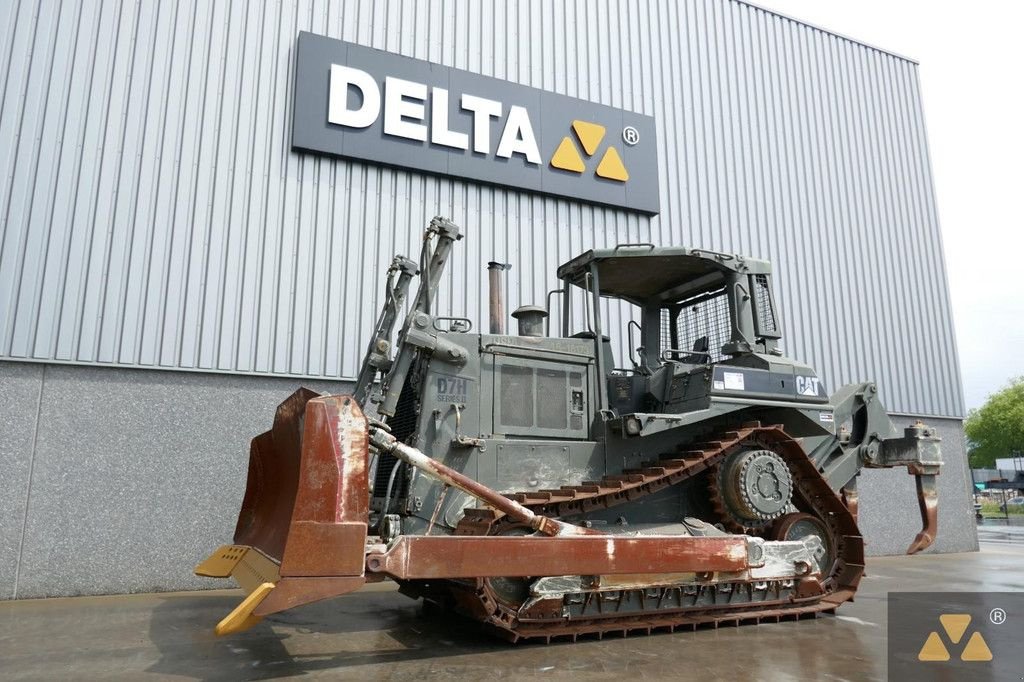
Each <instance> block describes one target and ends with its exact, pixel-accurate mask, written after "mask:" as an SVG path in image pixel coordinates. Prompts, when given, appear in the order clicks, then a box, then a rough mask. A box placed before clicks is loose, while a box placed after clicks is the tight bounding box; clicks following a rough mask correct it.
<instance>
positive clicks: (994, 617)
mask: <svg viewBox="0 0 1024 682" xmlns="http://www.w3.org/2000/svg"><path fill="white" fill-rule="evenodd" d="M988 619H989V620H990V621H992V624H993V625H1002V624H1003V623H1005V622H1006V611H1003V610H1002V609H1001V608H998V607H996V608H994V609H992V610H991V611H989V613H988Z"/></svg>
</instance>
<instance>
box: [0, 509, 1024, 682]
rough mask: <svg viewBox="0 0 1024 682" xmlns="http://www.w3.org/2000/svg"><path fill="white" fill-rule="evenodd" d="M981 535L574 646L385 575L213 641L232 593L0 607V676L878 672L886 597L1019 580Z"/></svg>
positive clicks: (1012, 550) (1016, 533) (1014, 544)
mask: <svg viewBox="0 0 1024 682" xmlns="http://www.w3.org/2000/svg"><path fill="white" fill-rule="evenodd" d="M979 530H980V531H983V533H984V534H983V536H982V539H983V540H982V551H981V552H976V553H965V554H943V555H925V556H918V557H878V558H872V559H869V563H868V576H867V577H865V579H864V581H863V582H862V583H861V589H860V591H859V592H858V594H857V601H856V602H855V603H852V604H847V605H845V606H843V607H842V608H840V609H839V611H838V615H837V616H834V617H833V616H824V617H821V618H818V619H816V620H804V621H799V622H785V623H779V624H765V625H758V626H754V625H748V626H743V627H740V628H732V627H729V628H721V629H718V630H714V629H704V630H698V631H697V632H677V633H674V634H669V633H663V634H655V635H651V636H648V637H644V636H634V637H629V638H626V639H622V638H618V637H615V638H605V639H604V640H602V641H598V640H596V639H592V640H581V641H580V642H578V643H576V644H571V643H558V644H551V645H540V644H530V645H526V646H523V645H518V646H512V645H509V644H506V643H503V642H501V641H497V640H494V639H492V638H490V637H488V636H486V635H484V634H482V633H480V632H478V631H476V630H475V629H474V627H473V626H472V624H470V623H467V622H465V621H463V620H461V619H458V618H456V617H451V616H443V615H431V614H427V613H424V611H423V609H422V607H421V606H420V604H419V603H418V602H414V601H412V600H410V599H407V598H406V597H403V596H402V595H400V594H398V593H397V592H395V591H394V590H393V589H392V588H391V587H389V586H387V585H374V586H370V587H368V588H366V589H364V590H363V591H361V592H358V593H355V594H351V595H348V596H345V597H342V598H340V599H337V600H334V601H330V602H325V603H320V604H313V605H310V606H307V607H304V608H302V609H296V610H294V611H291V612H288V613H284V614H277V615H275V616H272V617H270V618H268V619H266V620H265V621H263V623H261V624H260V625H258V626H256V627H255V628H254V629H252V630H250V631H248V632H245V633H242V634H239V635H235V636H232V637H227V638H216V637H214V635H213V631H212V630H213V625H214V623H216V622H217V621H218V620H219V619H220V618H221V617H222V616H223V615H224V614H226V613H227V612H228V611H230V610H231V609H232V608H233V607H234V606H235V605H236V604H237V603H238V600H239V599H240V593H239V592H237V591H234V590H223V591H211V592H190V593H175V594H146V595H134V596H116V597H80V598H76V599H49V600H37V601H20V602H2V603H0V678H2V679H4V680H23V679H31V680H53V679H69V678H71V679H79V680H83V679H196V680H241V679H270V678H278V677H292V676H294V677H304V678H321V677H324V678H326V677H330V678H331V679H358V680H363V679H379V680H406V679H410V680H411V679H422V678H428V677H431V678H440V679H446V678H463V679H488V680H494V679H512V678H515V679H522V678H545V679H560V678H568V677H579V676H583V675H585V676H587V678H588V679H621V678H623V677H624V676H630V677H637V678H640V677H643V678H648V679H681V678H687V679H707V680H718V679H720V680H735V679H765V680H811V679H813V680H824V679H845V680H868V679H875V680H877V679H884V678H885V673H886V650H885V642H886V594H887V592H889V591H903V590H906V591H915V590H917V591H959V590H965V591H1015V592H1016V591H1021V590H1024V571H1022V570H1021V567H1022V562H1024V535H1022V534H1020V533H1024V528H1021V527H1011V528H1006V527H1005V526H1004V527H998V526H991V527H988V526H985V527H983V528H979ZM1003 535H1006V536H1008V537H1010V538H1011V540H1007V539H1006V538H1004V537H1002V536H1003Z"/></svg>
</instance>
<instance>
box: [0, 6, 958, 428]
mask: <svg viewBox="0 0 1024 682" xmlns="http://www.w3.org/2000/svg"><path fill="white" fill-rule="evenodd" d="M300 30H309V31H313V32H316V33H320V34H324V35H329V36H333V37H337V38H343V39H345V40H349V41H352V42H356V43H360V44H364V45H369V46H372V47H376V48H380V49H384V50H389V51H392V52H397V53H400V54H404V55H408V56H411V57H416V58H419V59H425V60H430V61H434V62H439V63H443V64H446V65H450V66H454V67H458V68H463V69H468V70H470V71H475V72H479V73H483V74H487V75H492V76H496V77H498V78H504V79H508V80H512V81H516V82H520V83H524V84H527V85H531V86H535V87H539V88H544V89H547V90H552V91H555V92H560V93H564V94H567V95H572V96H576V97H581V98H584V99H589V100H593V101H596V102H600V103H603V104H608V105H611V106H616V107H622V108H626V109H631V110H634V111H639V112H642V113H645V114H651V115H653V116H654V117H655V118H656V119H657V123H658V129H659V132H658V135H659V139H660V140H661V142H662V153H661V155H660V158H659V163H660V177H661V196H662V212H661V215H660V216H659V217H656V218H653V219H649V218H646V217H641V216H638V215H632V214H629V213H626V212H623V211H616V210H611V209H607V208H596V207H592V206H587V205H582V204H577V203H573V202H569V201H564V200H556V199H551V198H543V197H539V196H533V195H528V194H524V193H518V192H510V191H504V190H501V189H496V188H493V187H480V186H474V185H472V184H469V183H466V182H462V181H455V180H449V179H441V178H436V177H428V176H424V175H419V174H415V173H409V172H403V171H400V170H393V169H384V168H378V167H374V166H368V165H361V164H358V163H350V162H347V161H339V160H329V159H324V158H317V157H313V156H302V155H299V154H295V153H292V152H291V151H290V149H289V130H290V121H289V118H290V110H291V105H290V102H289V98H290V93H291V74H292V68H293V60H294V46H295V40H296V35H297V32H298V31H300ZM0 41H2V43H0V60H2V62H0V93H2V100H0V101H2V109H0V180H2V182H0V214H2V220H3V223H2V226H3V233H2V234H3V236H2V244H0V358H9V359H35V360H45V361H65V362H78V363H97V364H107V363H109V364H117V365H128V366H145V367H165V368H183V369H200V370H212V371H228V372H245V373H261V374H287V375H308V376H315V377H351V376H352V375H353V374H354V372H355V369H356V366H357V363H358V360H359V355H360V353H361V350H362V346H363V343H364V336H365V335H366V334H367V333H368V331H369V329H370V326H371V325H372V321H373V318H374V316H375V312H376V306H377V300H378V298H379V289H380V288H381V275H382V271H383V268H384V267H386V264H387V262H388V261H389V260H390V256H391V255H392V253H394V252H395V251H401V252H404V253H406V254H408V255H412V256H415V254H416V252H417V251H418V240H419V234H420V231H421V229H422V227H423V225H424V224H425V223H426V221H427V220H428V219H429V218H430V217H431V216H433V215H435V214H443V215H448V216H451V217H452V218H453V219H454V220H456V221H457V222H459V223H460V224H462V225H463V226H464V228H465V232H466V235H467V238H466V240H465V241H464V242H462V244H461V245H460V247H459V248H458V250H457V255H456V257H455V259H454V261H453V262H452V263H451V266H450V268H451V272H452V273H454V274H453V276H451V277H449V279H448V282H447V291H446V292H445V297H444V298H445V299H446V300H447V301H449V302H450V303H449V309H450V312H452V313H454V314H465V315H468V316H470V317H473V318H475V319H477V320H480V321H485V320H486V311H485V307H486V300H485V299H486V294H485V293H484V292H485V291H486V286H485V281H486V279H485V273H484V264H485V263H486V261H488V260H505V261H507V262H510V263H512V271H511V274H510V279H509V288H510V295H509V298H510V301H509V303H510V304H511V306H513V307H514V306H516V305H518V304H520V303H526V302H540V301H542V299H543V296H544V292H545V291H547V290H548V289H550V288H553V286H554V279H553V277H554V270H555V268H556V266H557V265H558V264H559V263H560V262H562V261H565V260H567V259H568V258H570V257H571V256H572V255H575V254H576V253H577V252H579V251H580V250H582V249H585V248H588V247H591V246H607V245H612V244H615V243H618V242H627V241H628V242H637V241H653V242H656V243H659V244H690V245H700V246H703V247H706V248H713V249H721V250H729V251H739V252H744V253H748V254H751V255H756V256H762V257H767V258H770V259H771V260H773V261H774V263H775V266H776V269H777V271H778V273H779V276H778V277H777V282H778V288H779V292H778V293H779V299H780V304H781V305H782V309H783V313H784V314H785V315H786V321H787V325H786V329H785V331H786V339H785V341H784V345H785V348H786V350H787V352H788V353H789V354H791V355H794V356H796V357H799V358H802V359H806V360H808V361H809V362H810V363H811V364H813V365H815V366H816V367H818V368H819V370H820V371H821V372H822V374H823V376H824V377H825V378H826V380H827V381H828V384H829V386H830V387H835V386H836V385H838V384H840V383H844V382H847V381H852V380H856V379H862V378H875V379H877V380H878V381H879V383H880V384H881V386H882V390H883V394H884V396H885V398H886V399H887V401H888V403H889V406H890V408H891V409H893V410H894V411H901V412H908V413H920V414H938V415H960V414H962V411H963V408H962V399H961V392H960V379H959V370H958V364H957V359H956V353H955V347H954V338H953V330H952V321H951V313H950V305H949V296H948V292H947V284H946V274H945V267H944V264H943V255H942V247H941V242H940V238H939V227H938V218H937V216H936V209H935V198H934V194H933V191H934V190H933V182H932V177H931V170H930V167H929V159H928V151H927V143H926V139H925V129H924V120H923V115H922V111H921V96H920V92H919V82H918V76H917V67H916V65H915V64H914V63H912V62H909V61H907V60H904V59H902V58H899V57H895V56H892V55H890V54H887V53H884V52H881V51H878V50H876V49H872V48H869V47H865V46H862V45H860V44H857V43H854V42H851V41H849V40H846V39H844V38H840V37H837V36H834V35H831V34H828V33H825V32H822V31H820V30H817V29H814V28H811V27H808V26H805V25H802V24H800V23H797V22H794V21H792V20H789V19H786V18H784V17H779V16H777V15H774V14H771V13H768V12H766V11H763V10H760V9H758V8H755V7H751V6H749V5H745V4H742V3H739V2H735V1H730V0H688V1H686V2H673V1H671V0H660V1H659V2H653V1H652V2H614V1H611V0H605V1H599V2H592V1H589V0H588V1H582V0H581V1H579V2H575V3H571V2H566V3H561V2H544V1H542V0H536V1H533V2H511V1H509V2H496V3H491V2H454V1H449V2H411V1H407V2H402V1H397V0H393V1H391V2H385V1H378V2H371V1H369V0H366V1H364V2H346V3H338V2H326V1H319V2H308V1H302V0H300V1H296V2H266V3H259V2H249V1H247V0H235V1H232V2H228V1H223V2H203V1H200V0H168V1H166V2H160V3H155V2H132V1H129V0H122V1H121V2H116V1H104V2H100V1H99V0H95V1H88V0H81V1H79V2H72V1H69V2H57V1H56V0H52V1H51V0H10V1H9V2H5V3H2V4H0ZM442 307H444V306H443V305H442ZM611 323H612V327H611V328H612V329H613V330H615V329H620V330H621V329H624V327H623V323H622V319H621V318H620V317H619V316H618V315H615V316H613V317H612V320H611ZM620 357H621V351H620ZM620 362H621V360H620Z"/></svg>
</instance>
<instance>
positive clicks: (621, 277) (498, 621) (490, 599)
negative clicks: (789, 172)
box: [196, 218, 942, 641]
mask: <svg viewBox="0 0 1024 682" xmlns="http://www.w3.org/2000/svg"><path fill="white" fill-rule="evenodd" d="M461 238H462V236H461V234H460V230H459V228H458V227H457V226H456V225H455V224H453V223H452V222H451V221H449V220H446V219H442V218H435V219H434V220H433V221H432V222H431V223H430V226H429V227H428V229H427V230H426V233H425V235H424V241H423V250H422V253H421V254H420V259H419V262H418V263H417V262H414V261H412V260H410V259H407V258H404V257H401V256H396V257H395V259H394V260H393V262H392V264H391V267H390V269H389V270H388V280H387V285H386V291H385V296H384V305H383V309H382V310H381V312H380V315H379V318H378V320H377V324H376V326H375V328H374V330H373V332H372V335H371V339H370V342H369V346H368V347H367V350H366V354H365V357H364V359H363V361H362V365H361V368H360V371H359V375H358V380H357V382H356V384H355V388H354V391H353V393H352V394H351V395H320V394H317V393H315V392H313V391H309V390H305V389H301V390H299V391H297V392H296V393H295V394H293V395H292V396H291V397H289V398H288V399H287V400H285V401H284V402H283V403H282V404H281V405H280V407H279V408H278V410H277V414H276V416H275V418H274V423H273V427H272V428H271V429H270V430H269V431H267V432H266V433H264V434H262V435H260V436H258V437H256V438H255V439H254V440H253V441H252V446H251V452H250V460H249V472H248V481H247V487H246V491H245V497H244V500H243V502H242V508H241V512H240V514H239V517H238V523H237V527H236V529H235V536H234V543H233V544H231V545H225V546H223V547H221V548H219V549H218V550H217V551H215V552H214V553H213V554H212V555H211V556H210V557H209V558H208V559H206V560H205V561H203V562H202V563H201V564H200V565H199V566H198V567H197V568H196V572H197V573H198V574H199V575H203V576H210V577H219V578H225V577H228V576H231V577H234V578H235V579H236V580H237V582H238V583H239V584H240V585H241V586H242V587H243V588H244V589H245V590H246V592H247V593H248V596H247V597H246V598H245V599H244V600H243V601H242V603H241V604H239V606H238V607H237V608H236V609H235V610H234V611H232V612H231V613H230V614H228V615H227V616H226V617H225V618H224V619H223V620H222V621H221V622H220V624H218V625H217V628H216V629H217V632H218V633H219V634H228V633H233V632H238V631H240V630H244V629H246V628H248V627H250V626H252V625H253V624H255V623H257V622H258V621H259V620H260V619H261V618H263V617H264V616H267V615H268V614H273V613H276V612H279V611H283V610H285V609H289V608H293V607H296V606H300V605H302V604H307V603H310V602H314V601H317V600H322V599H327V598H330V597H336V596H338V595H342V594H345V593H348V592H352V591H354V590H357V589H359V588H360V587H361V586H362V585H364V584H365V583H368V582H376V581H381V580H388V579H390V580H393V581H395V582H397V583H398V585H399V586H400V590H401V592H403V593H404V594H407V595H409V596H412V597H416V598H423V599H425V600H427V601H429V602H431V603H433V604H436V605H440V606H442V607H445V608H449V609H452V610H455V611H457V612H459V613H462V614H464V615H466V616H468V617H470V618H472V619H475V620H477V621H480V622H481V623H483V624H485V626H486V627H487V628H489V629H490V630H492V631H493V632H495V633H497V634H499V635H501V636H503V637H505V638H507V639H509V640H512V641H518V640H524V639H536V640H542V641H551V640H552V639H559V638H567V639H575V638H576V637H578V636H580V635H587V634H594V635H597V636H600V635H602V634H605V633H637V632H642V633H649V632H651V631H653V630H669V631H671V630H674V629H676V628H680V627H685V628H692V627H697V626H699V625H702V624H714V625H718V624H721V623H728V624H742V623H755V622H763V621H778V620H780V619H787V618H800V617H804V616H813V615H817V614H820V613H825V612H832V611H834V610H835V609H836V608H837V607H838V606H839V605H840V604H842V603H843V602H845V601H848V600H850V599H852V598H853V596H854V593H855V592H856V590H857V585H858V583H859V582H860V580H861V576H862V575H863V572H864V541H863V539H862V537H861V533H860V530H859V529H858V527H857V477H858V474H859V472H860V471H861V469H862V468H864V467H905V468H906V469H907V470H908V472H909V473H910V474H912V475H913V476H915V478H916V484H917V494H918V503H919V507H920V511H921V518H922V530H921V532H920V533H918V535H917V537H916V538H915V539H914V540H913V542H912V544H911V545H910V548H909V553H915V552H917V551H920V550H922V549H924V548H926V547H928V546H929V545H930V544H931V543H932V541H933V539H934V537H935V533H936V527H937V518H936V501H937V500H936V487H935V476H936V475H937V474H938V473H939V469H940V466H941V463H942V460H941V455H940V449H939V439H938V438H937V437H936V435H935V432H934V431H933V430H932V429H930V428H929V427H928V426H926V425H924V424H921V423H920V422H918V423H915V424H912V425H910V426H908V427H907V428H905V429H903V430H902V432H898V431H897V429H896V428H895V427H894V425H893V424H892V422H891V421H890V419H889V417H888V416H887V414H886V410H885V408H884V407H883V406H882V404H881V402H880V400H879V397H878V392H877V390H876V387H875V385H873V384H872V383H859V384H854V385H850V386H845V387H843V388H840V389H839V390H837V391H836V392H835V393H833V394H832V395H831V396H830V395H829V394H828V393H827V392H826V389H825V385H824V383H823V382H822V380H821V379H820V378H819V377H818V376H817V374H816V373H815V371H814V370H813V369H812V368H811V367H808V366H807V365H805V364H802V363H801V362H798V361H796V360H793V359H790V358H787V357H786V356H785V355H784V354H783V352H782V350H781V348H780V340H781V338H782V321H781V319H780V315H779V308H778V305H777V303H776V298H775V294H774V291H773V287H772V272H771V267H770V265H769V263H768V262H766V261H763V260H758V259H755V258H748V257H745V256H741V255H736V254H726V253H717V252H713V251H708V250H702V249H688V248H680V247H662V248H659V247H655V246H654V245H651V244H623V245H620V246H617V247H615V248H612V249H603V250H597V249H595V250H590V251H587V252H585V253H583V254H581V255H580V256H578V257H576V258H574V259H572V260H570V261H569V262H567V263H565V264H564V265H562V266H561V267H559V268H558V271H557V276H558V279H559V281H560V285H559V288H558V289H556V290H554V291H552V292H551V293H550V294H549V295H548V297H547V298H548V300H547V301H546V302H545V303H548V306H546V307H539V306H523V307H521V308H519V309H518V310H516V311H515V312H514V313H513V317H515V318H516V320H517V322H518V327H519V328H518V334H509V333H505V331H504V321H505V319H504V318H505V315H504V312H503V302H502V301H501V298H500V296H499V295H498V292H500V284H501V279H502V277H501V266H499V265H498V264H494V263H492V264H491V282H492V294H494V295H492V299H491V320H490V322H491V324H490V329H489V333H486V334H485V333H479V332H474V331H473V330H472V324H471V322H470V320H467V319H463V318H447V317H441V316H438V315H435V313H434V311H435V309H436V308H437V306H436V301H437V295H438V289H439V283H440V282H441V277H442V272H443V270H444V267H445V265H446V263H447V262H448V261H449V258H450V255H451V251H452V248H453V247H454V245H455V244H456V242H457V241H458V240H460V239H461ZM416 277H418V278H419V279H418V282H419V283H418V288H417V292H416V294H415V296H414V297H413V298H412V299H411V300H410V299H408V298H407V295H408V293H409V290H410V285H411V283H412V281H413V279H414V278H416ZM553 296H558V297H559V298H558V299H556V300H558V301H559V305H557V306H551V305H550V302H551V300H552V297H553ZM606 302H608V303H610V304H611V305H621V306H623V308H624V309H625V310H628V311H630V312H631V315H632V321H630V322H629V323H628V325H627V327H626V328H625V329H618V330H615V331H616V332H620V333H623V334H625V336H626V337H627V338H626V340H627V342H628V348H629V351H628V353H627V354H628V355H629V356H630V357H629V358H628V360H627V362H624V363H623V364H624V365H627V366H625V367H619V366H617V365H616V362H615V360H614V353H613V349H612V348H613V347H612V343H611V340H610V339H609V336H608V335H607V333H608V332H610V331H612V330H609V329H608V328H607V327H606V325H605V323H604V318H605V317H607V316H608V315H607V310H608V308H607V304H608V303H606ZM551 308H557V310H558V312H559V315H558V319H557V320H552V319H551V318H550V317H549V316H548V313H549V309H551ZM403 318H404V321H402V323H401V325H400V326H399V321H400V320H401V319H403ZM624 319H629V316H628V315H627V316H625V318H624ZM552 322H554V327H555V330H554V333H551V329H550V328H551V326H552ZM396 327H399V329H398V332H397V335H396V334H395V329H396Z"/></svg>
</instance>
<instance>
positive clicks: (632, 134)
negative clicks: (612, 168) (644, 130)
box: [622, 126, 640, 147]
mask: <svg viewBox="0 0 1024 682" xmlns="http://www.w3.org/2000/svg"><path fill="white" fill-rule="evenodd" d="M622 141H623V142H625V143H626V144H628V145H629V146H630V147H632V146H633V145H635V144H636V143H637V142H639V141H640V131H639V130H637V129H636V128H634V127H633V126H626V127H625V128H623V129H622Z"/></svg>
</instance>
